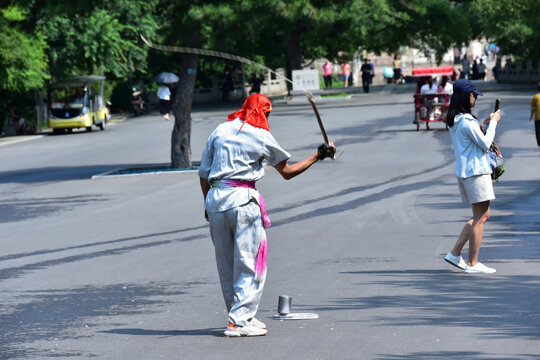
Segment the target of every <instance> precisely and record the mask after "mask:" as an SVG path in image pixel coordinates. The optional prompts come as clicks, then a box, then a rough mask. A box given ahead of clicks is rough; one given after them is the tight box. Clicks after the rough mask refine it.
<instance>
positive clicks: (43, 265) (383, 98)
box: [0, 89, 540, 360]
mask: <svg viewBox="0 0 540 360" xmlns="http://www.w3.org/2000/svg"><path fill="white" fill-rule="evenodd" d="M506 90H507V89H506ZM531 96H532V93H525V92H496V91H492V92H489V93H486V96H484V97H481V98H480V99H479V101H478V104H477V109H476V112H477V113H478V114H479V115H480V116H482V117H483V116H485V115H486V114H487V113H488V111H489V110H490V109H491V108H492V105H493V102H494V99H495V97H500V98H502V105H501V108H502V111H503V119H502V120H501V122H500V124H499V127H498V129H497V135H496V141H497V143H498V144H499V145H500V147H501V149H502V151H503V155H504V156H505V158H506V165H507V172H506V173H505V174H504V175H503V176H502V177H501V179H500V181H499V182H498V183H495V193H496V196H497V199H496V200H494V201H493V203H492V216H491V219H490V220H489V221H488V223H487V225H486V228H485V236H484V244H483V247H482V250H481V253H480V257H481V261H483V262H484V263H486V264H487V265H488V266H493V267H495V268H496V269H497V274H494V275H488V276H472V275H465V274H463V273H461V272H459V271H457V269H456V268H453V267H451V266H450V265H448V264H447V263H446V262H444V261H443V260H442V256H443V255H444V254H445V253H446V252H447V251H448V250H449V249H450V247H451V246H452V244H453V243H454V241H455V240H456V238H457V235H458V234H459V232H460V230H461V227H462V224H463V223H464V221H466V220H467V218H468V216H470V213H471V211H470V208H468V207H467V206H464V205H463V204H461V202H460V197H459V193H458V189H457V185H456V181H455V178H454V176H453V154H452V150H451V144H450V138H449V134H448V132H447V131H446V130H444V126H443V124H442V123H435V124H433V125H432V126H431V128H432V130H430V131H426V130H425V129H424V128H423V129H422V130H421V131H420V132H417V131H416V127H415V126H414V125H413V124H412V123H411V121H412V113H413V105H412V96H411V95H410V94H381V93H379V94H369V95H363V94H360V95H354V96H353V97H352V99H349V100H336V101H332V102H328V103H326V104H320V109H319V110H320V113H321V116H322V118H323V119H324V121H325V125H326V128H327V130H328V133H329V136H330V138H331V140H333V141H334V142H335V143H336V144H337V145H338V146H342V147H344V148H345V152H344V153H343V155H342V156H341V157H340V158H339V159H338V160H336V161H331V160H325V161H323V162H320V163H317V164H315V165H314V166H313V167H312V168H311V169H309V170H308V171H307V172H306V173H305V174H302V175H301V176H299V177H297V178H295V179H292V180H290V181H285V180H283V179H281V178H280V176H279V174H278V173H277V172H276V171H275V170H273V169H271V168H269V169H268V171H267V174H266V176H265V178H264V179H263V180H262V181H260V183H259V184H258V188H259V190H260V191H261V192H262V193H263V194H264V197H265V200H266V204H267V208H268V212H269V215H270V217H271V219H272V223H273V226H272V227H271V228H270V229H269V230H268V238H269V260H268V261H269V275H268V279H267V285H266V288H265V293H264V295H263V299H262V303H261V306H260V310H259V313H258V318H259V319H260V320H262V321H264V322H265V323H266V324H267V326H268V328H269V333H268V335H267V336H265V337H260V338H242V339H227V338H224V337H223V336H222V333H223V330H224V328H225V326H226V324H227V317H226V313H225V306H224V303H223V299H222V297H221V291H220V288H219V282H218V278H217V271H216V269H215V260H214V255H213V247H212V243H211V240H210V236H209V233H208V228H207V225H206V223H205V221H204V218H203V209H202V196H201V193H200V189H199V183H198V177H197V174H196V173H194V172H184V173H176V174H166V175H146V176H131V177H102V178H97V179H92V176H93V175H96V174H101V173H104V172H107V171H110V170H113V169H117V168H125V167H133V166H140V165H149V166H150V165H155V164H161V163H166V162H168V161H169V153H170V134H171V129H172V124H171V123H167V122H165V121H163V120H162V119H161V117H160V116H159V115H157V114H154V115H149V116H145V117H140V118H134V119H126V120H125V121H123V122H117V123H115V124H113V125H111V126H109V127H108V128H107V129H106V130H105V131H94V132H92V133H74V134H69V135H57V136H52V135H51V136H43V137H40V138H36V139H34V140H32V141H25V142H17V143H10V144H4V146H0V164H1V165H0V239H1V242H0V246H1V252H0V294H1V295H0V298H1V300H2V301H1V302H2V307H1V308H0V359H47V358H63V359H85V358H94V357H95V358H103V359H159V358H165V359H231V358H237V359H243V358H260V359H377V360H397V359H421V360H428V359H472V360H481V359H482V360H483V359H508V360H510V359H539V358H540V345H539V344H540V341H539V340H540V325H539V324H540V302H539V300H538V299H539V298H540V263H539V261H538V258H539V257H540V222H539V220H538V219H539V218H540V207H539V206H538V204H539V203H540V182H539V177H540V165H539V162H540V151H539V149H538V147H537V146H536V142H535V139H534V133H533V128H532V126H531V124H530V123H529V122H528V116H529V102H530V97H531ZM233 110H236V105H233V106H230V107H228V108H227V107H213V108H208V109H204V108H202V107H199V108H198V109H195V111H194V113H193V134H192V155H193V159H194V160H199V159H200V156H201V153H202V149H203V146H204V143H205V141H206V138H207V137H208V135H209V134H210V132H211V131H212V130H213V128H214V127H215V126H216V125H217V124H218V123H220V122H222V121H224V120H225V118H226V115H227V114H228V113H230V112H232V111H233ZM270 120H271V122H270V126H271V130H272V133H273V134H274V136H275V137H276V139H277V140H278V141H279V142H280V143H281V145H282V146H283V147H285V148H286V149H287V150H289V152H291V153H292V154H293V158H292V160H293V161H297V160H301V159H302V158H304V157H305V156H307V155H309V154H311V153H312V152H313V151H314V150H315V149H316V147H317V146H318V145H319V144H320V143H321V140H322V137H321V135H320V133H319V132H318V128H317V124H316V120H315V117H314V115H313V112H312V110H311V108H310V107H309V105H308V103H307V102H306V103H305V104H304V105H294V106H291V105H286V104H283V103H275V105H274V111H273V112H272V115H271V117H270ZM465 256H466V254H465ZM282 294H286V295H291V296H292V298H293V300H292V308H293V311H294V312H315V313H318V314H319V316H320V319H318V320H309V321H276V320H272V316H273V315H274V314H275V313H276V309H277V300H278V296H279V295H282Z"/></svg>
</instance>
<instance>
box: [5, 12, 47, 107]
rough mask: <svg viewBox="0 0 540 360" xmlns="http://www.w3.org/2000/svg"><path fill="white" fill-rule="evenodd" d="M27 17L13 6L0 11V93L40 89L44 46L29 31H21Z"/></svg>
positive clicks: (35, 33)
mask: <svg viewBox="0 0 540 360" xmlns="http://www.w3.org/2000/svg"><path fill="white" fill-rule="evenodd" d="M26 18H27V15H26V13H25V11H24V10H23V9H21V8H19V7H17V6H10V7H7V8H5V9H2V10H1V14H0V47H1V48H2V52H0V92H1V94H2V96H1V97H2V100H4V99H5V98H6V96H7V93H8V92H9V93H14V92H25V91H28V90H31V89H36V88H41V87H42V86H43V84H44V82H45V80H47V79H48V78H49V76H48V74H47V72H46V71H47V57H46V56H45V51H46V49H47V43H46V41H45V36H44V35H43V34H42V33H41V32H39V31H35V30H34V29H33V28H30V29H28V28H25V27H24V26H23V25H24V21H25V20H26Z"/></svg>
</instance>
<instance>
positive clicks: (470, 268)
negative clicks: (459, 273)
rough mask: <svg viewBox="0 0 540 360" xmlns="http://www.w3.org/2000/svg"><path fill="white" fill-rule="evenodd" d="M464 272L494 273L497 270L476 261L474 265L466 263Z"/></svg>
mask: <svg viewBox="0 0 540 360" xmlns="http://www.w3.org/2000/svg"><path fill="white" fill-rule="evenodd" d="M465 272H466V273H467V274H494V273H496V272H497V270H495V269H493V268H490V267H487V266H486V265H484V264H482V263H481V262H477V263H476V265H474V266H469V265H467V266H466V267H465Z"/></svg>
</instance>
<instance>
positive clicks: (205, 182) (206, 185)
mask: <svg viewBox="0 0 540 360" xmlns="http://www.w3.org/2000/svg"><path fill="white" fill-rule="evenodd" d="M199 182H200V183H201V190H202V193H203V198H204V201H206V194H208V191H209V190H210V184H209V183H208V179H205V178H202V177H200V176H199ZM204 218H205V219H206V221H208V214H207V213H206V210H204Z"/></svg>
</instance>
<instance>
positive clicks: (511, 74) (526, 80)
mask: <svg viewBox="0 0 540 360" xmlns="http://www.w3.org/2000/svg"><path fill="white" fill-rule="evenodd" d="M503 60H504V67H503V66H502V64H503ZM539 81H540V60H539V61H538V62H537V63H536V67H533V62H532V61H531V60H527V61H526V62H525V63H523V62H522V61H515V62H512V59H511V58H510V57H504V59H503V58H502V57H499V58H498V59H497V82H500V83H512V84H535V83H538V82H539Z"/></svg>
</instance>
